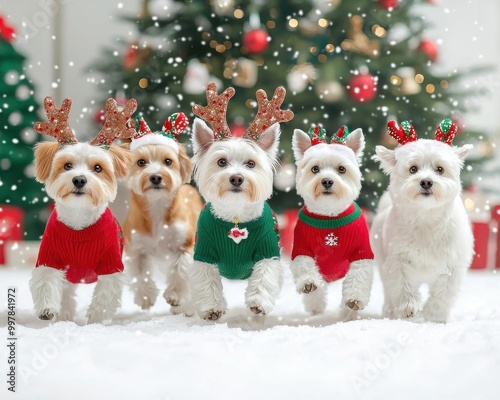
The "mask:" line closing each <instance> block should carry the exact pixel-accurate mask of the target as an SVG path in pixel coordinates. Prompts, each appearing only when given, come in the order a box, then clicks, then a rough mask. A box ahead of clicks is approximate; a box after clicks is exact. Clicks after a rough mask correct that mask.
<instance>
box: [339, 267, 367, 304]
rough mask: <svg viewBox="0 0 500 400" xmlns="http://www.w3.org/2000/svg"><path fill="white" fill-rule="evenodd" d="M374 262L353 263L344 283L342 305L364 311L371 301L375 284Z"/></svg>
mask: <svg viewBox="0 0 500 400" xmlns="http://www.w3.org/2000/svg"><path fill="white" fill-rule="evenodd" d="M374 268H375V265H374V262H373V260H358V261H354V262H352V263H351V265H350V267H349V271H348V272H347V275H346V276H345V278H344V282H342V304H344V305H345V306H346V307H349V308H350V309H352V310H355V311H357V310H362V309H363V308H365V307H366V305H367V304H368V301H369V300H370V292H371V289H372V283H373V269H374Z"/></svg>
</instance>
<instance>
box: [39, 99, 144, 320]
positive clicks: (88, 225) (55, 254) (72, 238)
mask: <svg viewBox="0 0 500 400" xmlns="http://www.w3.org/2000/svg"><path fill="white" fill-rule="evenodd" d="M44 104H45V111H46V113H47V118H48V121H47V122H37V123H36V124H35V126H34V129H35V130H36V131H37V132H39V133H43V134H46V135H50V136H53V137H55V138H56V139H57V142H42V143H39V144H37V146H36V148H35V176H36V179H37V180H38V181H39V182H42V183H44V184H45V190H46V191H47V194H48V195H49V196H50V197H51V198H52V199H54V202H55V209H54V211H53V212H52V214H51V216H50V218H49V220H48V222H47V226H46V228H45V232H44V234H43V238H42V243H41V245H40V251H39V253H38V259H37V262H36V268H35V269H34V270H33V274H32V278H31V280H30V289H31V293H32V296H33V303H34V306H35V312H36V315H37V316H38V317H39V318H40V319H43V320H50V319H53V318H54V317H55V318H59V319H60V320H72V319H73V318H74V316H75V311H76V300H75V289H76V284H79V283H93V282H96V281H97V283H96V286H95V289H94V294H93V297H92V302H91V303H90V306H89V308H88V311H87V318H88V322H90V323H94V322H100V321H103V320H106V319H109V318H111V317H112V316H113V314H114V313H115V311H116V309H117V308H118V307H119V306H120V302H121V294H122V287H123V281H124V279H123V272H122V271H123V263H122V250H123V235H122V231H121V228H120V225H119V224H118V222H117V221H116V219H115V218H114V217H113V214H112V213H111V210H110V209H109V208H108V204H109V203H110V202H112V201H113V200H114V199H115V197H116V192H117V179H118V178H123V177H124V176H125V173H126V168H127V166H128V163H129V162H130V153H129V152H128V151H127V150H125V149H122V148H121V147H119V146H115V145H112V144H111V143H112V142H113V140H114V139H115V138H118V137H127V136H130V135H131V134H132V132H133V129H132V128H131V127H130V126H129V125H128V120H129V118H130V116H131V115H132V113H133V112H134V111H135V109H136V107H137V102H136V101H135V99H130V100H129V101H128V102H127V105H126V106H125V107H124V109H123V111H118V109H117V105H116V102H115V101H114V100H113V99H108V101H107V102H106V123H105V125H104V127H103V128H102V129H101V131H100V132H99V134H98V135H97V136H96V137H95V138H94V140H92V142H91V143H90V144H88V143H77V140H76V138H75V137H74V135H73V132H72V130H71V128H70V126H69V122H68V117H69V111H70V107H71V100H70V99H66V100H64V102H63V105H62V107H61V109H57V108H56V107H55V104H54V100H53V99H52V98H51V97H46V98H45V103H44Z"/></svg>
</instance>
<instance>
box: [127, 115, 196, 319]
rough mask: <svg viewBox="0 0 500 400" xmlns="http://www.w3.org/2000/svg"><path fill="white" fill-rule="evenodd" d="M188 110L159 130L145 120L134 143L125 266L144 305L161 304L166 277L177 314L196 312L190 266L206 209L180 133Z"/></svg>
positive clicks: (168, 297)
mask: <svg viewBox="0 0 500 400" xmlns="http://www.w3.org/2000/svg"><path fill="white" fill-rule="evenodd" d="M188 122H189V121H188V119H187V117H186V116H185V115H184V114H183V113H177V114H173V115H172V116H170V117H169V118H168V119H167V121H165V124H164V127H163V129H162V131H161V132H157V133H153V132H152V131H151V130H150V129H149V127H148V126H147V124H146V122H145V121H144V119H142V118H140V119H139V120H138V122H137V124H136V125H138V126H136V128H137V133H136V135H135V136H134V137H133V139H132V142H131V143H130V150H131V151H132V155H133V156H132V162H131V165H130V168H129V171H128V174H127V177H126V183H127V186H128V188H129V189H130V193H131V194H130V209H129V212H128V215H127V218H126V220H125V224H124V232H125V237H126V244H125V254H126V258H125V265H126V270H127V272H128V273H129V275H130V277H131V279H132V282H131V283H132V288H133V290H134V301H135V303H136V304H137V305H139V306H140V307H141V308H142V309H149V308H150V307H152V306H153V305H154V304H155V301H156V298H157V296H158V288H157V286H156V284H155V280H154V275H155V271H157V270H158V271H160V272H161V273H162V275H165V276H166V280H167V287H166V289H165V291H164V293H163V297H164V298H165V300H166V301H167V303H168V304H170V306H171V307H172V312H173V313H175V314H178V313H180V312H184V313H185V314H186V315H191V309H190V301H191V295H190V286H189V268H190V266H191V264H192V252H193V246H194V239H195V231H196V222H197V220H198V215H199V213H200V210H201V207H202V201H201V198H200V195H199V194H198V192H197V190H196V189H195V188H194V187H192V186H191V185H189V184H187V183H188V182H189V181H190V179H191V172H192V167H191V160H190V158H189V157H188V155H187V154H186V151H185V149H184V147H183V146H182V144H179V143H178V142H177V139H176V136H177V135H179V134H180V133H181V132H182V131H183V130H184V129H185V128H186V127H187V125H188Z"/></svg>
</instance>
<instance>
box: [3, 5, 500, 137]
mask: <svg viewBox="0 0 500 400" xmlns="http://www.w3.org/2000/svg"><path fill="white" fill-rule="evenodd" d="M325 1H326V0H325ZM402 1H404V0H402ZM429 2H432V3H434V5H430V6H427V5H423V6H421V7H420V9H419V10H418V11H421V13H422V15H423V16H425V17H426V18H428V20H429V21H430V22H431V23H432V24H433V26H434V27H433V29H431V30H430V31H429V32H427V36H428V37H429V38H430V39H432V40H434V41H436V42H438V44H439V60H438V62H437V63H436V66H435V68H436V69H437V70H439V72H449V71H452V70H454V69H456V70H458V71H465V70H467V68H469V67H470V66H475V65H478V64H483V65H494V66H499V67H500V27H499V26H498V21H499V20H500V2H499V1H498V0H481V1H479V0H429ZM152 3H153V5H154V6H155V7H156V8H158V7H160V6H161V4H162V3H168V0H153V1H152ZM139 10H140V0H122V1H120V0H117V1H102V0H16V1H12V0H11V1H6V0H1V3H0V13H2V14H3V15H6V16H7V17H8V20H9V21H10V22H11V23H12V24H13V25H15V26H16V27H19V28H20V29H19V38H18V39H17V44H16V45H17V47H18V48H19V49H20V51H22V52H23V53H24V54H25V55H27V56H28V61H29V62H28V74H29V77H30V78H31V79H33V81H34V83H35V84H36V86H37V88H38V90H37V92H36V95H37V97H38V100H39V101H42V99H43V97H44V96H46V95H49V94H50V95H54V96H55V97H56V99H57V97H58V94H59V95H60V96H61V97H71V98H72V99H73V104H74V105H73V114H72V122H71V123H72V127H73V129H75V130H77V131H78V132H79V134H81V135H89V136H90V135H92V134H93V133H94V132H93V130H95V128H94V127H93V126H92V124H91V120H92V113H93V111H94V110H95V109H96V108H98V107H100V106H101V105H99V104H98V105H93V104H92V99H94V97H95V94H96V92H95V88H94V85H93V84H92V83H91V82H88V81H87V79H88V77H89V76H88V75H86V73H85V72H86V71H85V69H86V67H88V65H89V64H91V63H92V62H93V61H94V60H96V58H97V57H99V55H100V51H101V48H102V47H103V46H105V45H107V46H110V45H112V44H113V41H114V40H115V39H116V38H117V37H126V36H133V35H134V32H133V31H130V30H131V29H133V27H131V26H130V24H127V23H125V22H122V21H120V20H119V18H118V16H119V15H120V14H127V15H129V14H136V13H138V12H139ZM56 17H60V19H61V21H62V27H61V28H62V34H61V35H60V37H58V38H57V37H54V36H53V35H54V31H55V28H54V26H55V25H54V18H56ZM56 41H59V46H60V49H61V59H62V62H61V65H58V66H57V67H56V65H55V63H54V49H55V44H56ZM55 68H58V69H55ZM499 70H500V68H499ZM499 70H496V71H494V72H489V73H486V74H483V75H481V76H477V77H475V78H474V79H473V80H471V81H469V82H468V84H469V85H470V88H469V90H470V91H471V94H472V96H471V98H470V99H469V100H468V104H469V105H470V106H471V107H476V106H479V107H480V112H479V113H470V114H468V115H467V116H466V119H465V122H466V124H467V125H468V126H474V127H479V128H481V129H484V130H485V131H487V132H488V133H491V134H494V135H496V136H498V135H499V131H500V112H498V111H499V110H500V71H499ZM56 74H57V75H56ZM55 76H59V77H60V81H59V82H57V84H58V85H59V88H58V89H55V88H54V87H53V86H52V84H53V83H54V82H55ZM484 89H486V91H487V92H488V96H486V97H483V96H478V95H477V93H479V91H480V90H484ZM57 90H59V92H57ZM59 101H61V99H59Z"/></svg>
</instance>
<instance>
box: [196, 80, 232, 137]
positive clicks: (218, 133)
mask: <svg viewBox="0 0 500 400" xmlns="http://www.w3.org/2000/svg"><path fill="white" fill-rule="evenodd" d="M217 93H218V90H217V85H216V84H215V83H214V82H211V83H209V84H208V86H207V103H208V104H207V105H206V106H205V107H203V106H201V105H199V104H195V105H194V106H193V113H194V114H195V115H197V116H198V117H200V118H201V119H202V120H204V121H205V122H207V123H208V124H209V125H210V126H211V127H212V129H213V131H214V139H215V140H221V139H228V138H230V137H231V131H230V130H229V127H228V126H227V121H226V112H227V103H228V102H229V100H230V99H231V97H233V96H234V93H235V92H234V88H232V87H228V88H227V89H226V90H224V91H223V92H222V93H221V94H220V95H218V94H217Z"/></svg>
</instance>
